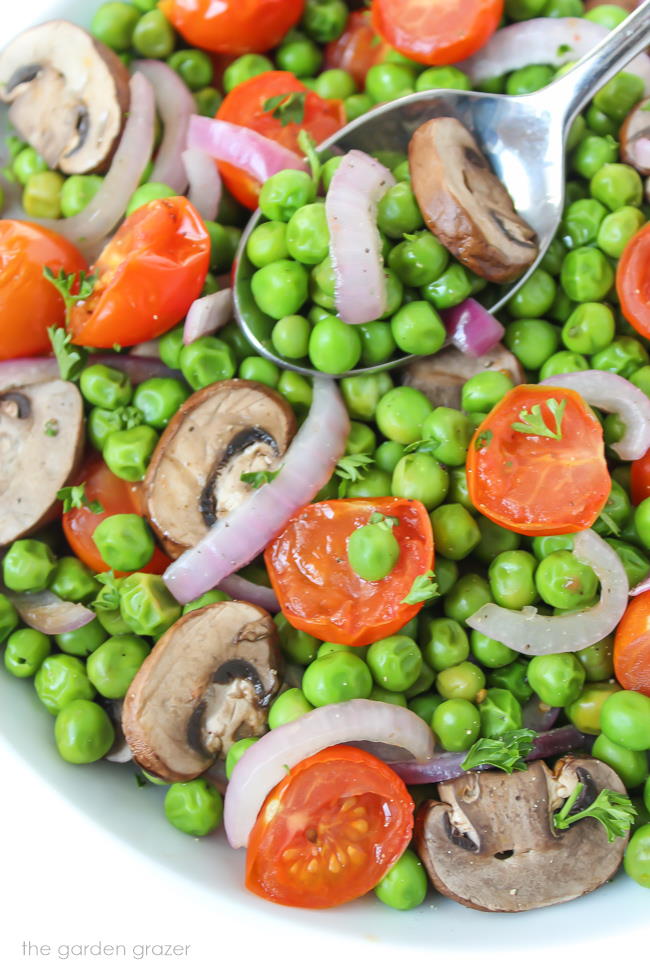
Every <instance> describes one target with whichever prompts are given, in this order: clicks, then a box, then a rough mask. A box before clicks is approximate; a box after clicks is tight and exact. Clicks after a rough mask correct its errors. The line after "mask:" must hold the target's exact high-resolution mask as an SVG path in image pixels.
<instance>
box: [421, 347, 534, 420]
mask: <svg viewBox="0 0 650 975" xmlns="http://www.w3.org/2000/svg"><path fill="white" fill-rule="evenodd" d="M485 371H492V372H504V373H506V374H507V375H509V376H510V378H511V379H512V381H513V383H517V384H518V383H523V382H525V376H524V372H523V370H522V368H521V364H520V363H519V360H518V359H516V358H515V356H514V355H513V354H512V353H511V352H508V350H507V349H506V348H504V346H502V345H495V347H494V348H493V349H492V350H491V352H489V353H488V354H487V355H482V356H479V358H474V357H473V356H469V355H467V353H465V352H460V351H459V350H458V349H454V348H452V347H451V346H450V347H448V348H446V349H443V350H442V351H441V352H437V353H436V354H435V355H430V356H426V357H425V358H423V359H417V360H416V361H415V362H413V363H412V364H411V365H410V366H408V367H407V368H406V369H405V370H404V372H403V373H402V382H403V384H404V385H405V386H413V387H414V388H415V389H419V390H421V392H423V393H424V395H425V396H427V397H428V398H429V399H430V400H431V402H432V403H433V405H434V406H451V407H453V408H454V409H459V408H460V394H461V390H462V388H463V384H464V383H466V382H467V380H468V379H471V377H472V376H475V375H476V374H477V373H479V372H485Z"/></svg>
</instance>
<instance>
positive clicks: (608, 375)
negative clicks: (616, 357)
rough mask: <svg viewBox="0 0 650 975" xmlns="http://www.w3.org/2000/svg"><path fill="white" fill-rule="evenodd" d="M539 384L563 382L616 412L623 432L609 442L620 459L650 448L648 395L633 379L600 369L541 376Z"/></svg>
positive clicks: (634, 457) (593, 403) (635, 457)
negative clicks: (623, 426)
mask: <svg viewBox="0 0 650 975" xmlns="http://www.w3.org/2000/svg"><path fill="white" fill-rule="evenodd" d="M540 386H564V387H565V388H566V389H573V390H574V391H575V392H576V393H579V394H580V395H581V396H582V397H583V398H584V399H585V400H586V401H587V402H588V403H589V404H590V406H595V407H596V408H597V409H599V410H605V412H607V413H617V414H618V416H619V417H620V419H621V422H622V423H623V424H624V425H625V434H624V436H623V437H621V439H620V440H619V441H618V443H613V444H611V448H612V450H615V451H616V453H617V454H618V456H619V457H620V458H621V460H638V459H639V458H640V457H643V455H644V454H645V453H646V452H647V450H648V449H650V399H648V397H647V396H646V394H645V393H644V392H643V391H642V390H640V389H639V387H638V386H635V385H634V383H631V382H629V380H627V379H624V378H623V376H617V375H616V373H614V372H604V371H603V370H601V369H585V371H584V372H566V373H562V374H561V375H559V376H551V378H550V379H544V380H542V382H541V383H540Z"/></svg>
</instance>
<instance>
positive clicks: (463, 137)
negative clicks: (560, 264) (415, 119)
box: [409, 118, 538, 284]
mask: <svg viewBox="0 0 650 975" xmlns="http://www.w3.org/2000/svg"><path fill="white" fill-rule="evenodd" d="M409 163H410V168H411V179H412V183H413V192H414V193H415V196H416V198H417V201H418V203H419V205H420V209H421V210H422V214H423V216H424V219H425V221H426V223H427V226H428V227H429V229H430V230H431V232H432V233H433V234H435V235H436V237H438V238H439V240H440V241H441V242H442V243H443V244H444V245H445V247H447V248H448V250H450V251H451V252H452V254H454V256H455V257H457V258H458V260H459V261H460V262H461V263H462V264H464V265H465V266H466V267H468V268H470V270H472V271H474V272H475V274H478V275H480V277H482V278H485V279H486V280H488V281H495V282H497V283H499V284H503V283H505V282H508V281H514V280H515V278H518V277H519V275H520V274H522V273H523V272H524V271H525V270H526V269H527V268H528V267H530V265H531V264H532V263H533V261H534V260H535V259H536V257H537V254H538V248H537V242H536V234H535V231H534V230H533V229H532V228H531V227H530V226H529V225H528V224H527V223H526V221H525V220H522V218H521V217H520V216H519V215H518V213H517V212H516V211H515V208H514V206H513V204H512V200H511V199H510V197H509V195H508V192H507V190H506V188H505V186H504V185H503V183H501V182H500V180H499V179H498V178H497V176H496V175H495V174H494V172H493V171H492V169H491V168H490V164H489V163H488V161H487V159H486V158H485V156H484V155H483V153H482V152H481V150H480V149H479V147H478V145H477V143H476V140H475V139H474V137H473V136H472V135H471V133H470V132H469V131H468V130H467V129H466V128H465V126H464V125H463V124H462V123H461V122H459V121H458V119H455V118H435V119H431V121H429V122H425V124H424V125H421V126H420V127H419V128H418V129H416V131H415V133H414V135H413V137H412V139H411V142H410V144H409Z"/></svg>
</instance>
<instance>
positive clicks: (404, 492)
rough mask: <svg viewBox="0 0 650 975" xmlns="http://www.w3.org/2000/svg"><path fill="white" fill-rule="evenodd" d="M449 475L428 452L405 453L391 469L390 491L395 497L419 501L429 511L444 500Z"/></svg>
mask: <svg viewBox="0 0 650 975" xmlns="http://www.w3.org/2000/svg"><path fill="white" fill-rule="evenodd" d="M448 489H449V475H448V473H447V471H446V470H445V468H444V467H443V466H442V464H440V463H439V462H438V461H437V460H436V459H435V457H432V456H431V455H430V454H421V453H415V454H407V455H406V456H404V457H402V459H401V460H400V461H398V463H397V465H396V467H395V470H394V471H393V479H392V482H391V493H392V494H393V495H395V496H396V497H401V498H412V499H414V500H415V501H421V502H422V504H423V505H424V507H425V508H427V509H428V510H429V511H431V510H432V509H433V508H436V507H438V505H439V504H442V502H443V501H444V500H445V497H446V496H447V491H448Z"/></svg>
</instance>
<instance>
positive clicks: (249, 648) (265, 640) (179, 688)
mask: <svg viewBox="0 0 650 975" xmlns="http://www.w3.org/2000/svg"><path fill="white" fill-rule="evenodd" d="M280 666H281V664H280V652H279V645H278V639H277V632H276V628H275V624H274V623H273V620H272V619H271V617H270V616H269V615H268V613H266V612H264V610H263V609H260V608H259V607H258V606H253V605H252V604H251V603H242V602H236V601H234V600H233V601H232V602H226V603H215V604H213V605H211V606H205V607H203V608H202V609H197V610H194V612H192V613H188V614H187V616H182V617H181V619H180V620H178V622H177V623H175V624H174V625H173V626H172V627H171V628H170V629H169V630H168V631H167V632H166V633H165V635H164V636H163V637H162V638H161V639H160V640H159V641H158V643H157V644H156V645H155V647H154V648H153V650H152V652H151V654H150V655H149V656H148V657H147V659H146V660H145V662H144V663H143V665H142V667H141V668H140V670H139V671H138V673H137V675H136V677H135V679H134V681H133V683H132V684H131V686H130V688H129V690H128V693H127V695H126V699H125V701H124V709H123V712H122V727H123V729H124V736H125V738H126V742H127V744H128V745H129V747H130V749H131V751H132V752H133V757H134V759H135V761H136V762H137V763H138V765H141V766H142V768H144V769H146V770H147V771H148V772H151V774H152V775H157V776H159V777H160V778H162V779H165V780H166V781H167V782H186V781H188V780H190V779H194V778H196V776H197V775H201V774H202V773H203V772H205V770H206V769H208V768H209V767H210V766H211V765H213V763H214V762H215V761H217V759H219V758H223V757H224V756H225V754H226V752H227V751H228V749H229V748H230V746H231V745H232V743H233V742H234V741H238V740H239V739H240V738H248V737H251V736H254V735H261V734H263V733H264V732H265V731H266V730H267V723H266V719H267V714H268V708H269V703H270V701H271V699H272V697H273V696H274V695H275V694H276V693H277V691H278V689H279V687H280Z"/></svg>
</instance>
